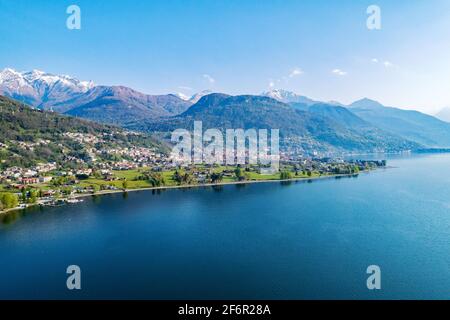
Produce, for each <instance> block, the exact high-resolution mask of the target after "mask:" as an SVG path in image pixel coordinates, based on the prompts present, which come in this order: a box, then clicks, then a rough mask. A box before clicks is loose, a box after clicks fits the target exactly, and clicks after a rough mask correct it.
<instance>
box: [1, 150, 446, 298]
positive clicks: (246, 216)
mask: <svg viewBox="0 0 450 320" xmlns="http://www.w3.org/2000/svg"><path fill="white" fill-rule="evenodd" d="M388 165H389V166H392V167H393V168H389V169H380V170H377V171H375V172H371V173H368V174H360V175H359V176H358V177H352V178H340V179H335V178H332V179H326V180H316V181H312V182H306V181H301V182H293V183H279V182H277V183H260V184H251V185H227V186H220V187H200V188H191V189H173V190H166V191H158V192H157V191H140V192H130V193H128V194H112V195H105V196H97V197H91V198H85V201H84V202H83V203H80V204H74V205H67V206H63V207H47V208H33V209H27V210H24V211H21V212H16V213H13V214H10V215H8V216H5V217H1V218H0V219H1V222H0V271H1V272H0V298H1V299H8V298H11V299H16V298H40V299H45V298H56V299H79V298H86V299H90V298H112V299H116V298H129V299H131V298H137V299H142V298H144V299H400V298H403V299H449V298H450V155H443V154H438V155H420V156H410V157H394V158H392V159H389V161H388ZM69 265H78V266H80V268H81V283H82V284H81V285H82V289H81V290H79V291H77V290H74V291H69V290H68V289H67V288H66V279H67V276H68V275H67V274H66V268H67V266H69ZM369 265H378V266H380V268H381V283H382V288H381V290H375V291H370V290H368V289H367V287H366V279H367V277H368V275H367V274H366V269H367V267H368V266H369Z"/></svg>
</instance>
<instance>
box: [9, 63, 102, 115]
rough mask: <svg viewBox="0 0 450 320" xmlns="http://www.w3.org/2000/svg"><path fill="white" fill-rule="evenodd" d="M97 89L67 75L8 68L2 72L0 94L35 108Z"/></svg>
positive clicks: (88, 83)
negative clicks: (19, 70)
mask: <svg viewBox="0 0 450 320" xmlns="http://www.w3.org/2000/svg"><path fill="white" fill-rule="evenodd" d="M93 87H95V84H94V83H93V82H92V81H80V80H78V79H76V78H72V77H69V76H66V75H54V74H51V73H46V72H44V71H41V70H32V71H28V72H18V71H16V70H14V69H11V68H6V69H4V70H3V71H1V72H0V94H2V95H5V96H9V97H11V98H14V99H18V100H21V101H23V102H25V103H29V104H31V105H32V106H34V107H43V108H45V107H50V106H51V105H52V104H53V103H56V102H59V101H61V100H68V99H71V98H73V97H75V96H76V95H79V94H83V93H86V92H87V91H89V90H90V89H92V88H93Z"/></svg>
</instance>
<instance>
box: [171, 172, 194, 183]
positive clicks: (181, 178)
mask: <svg viewBox="0 0 450 320" xmlns="http://www.w3.org/2000/svg"><path fill="white" fill-rule="evenodd" d="M172 179H173V181H175V182H176V183H177V184H178V185H183V184H192V183H194V182H195V179H194V177H193V175H192V174H191V173H189V172H184V171H182V170H175V173H174V174H173V176H172Z"/></svg>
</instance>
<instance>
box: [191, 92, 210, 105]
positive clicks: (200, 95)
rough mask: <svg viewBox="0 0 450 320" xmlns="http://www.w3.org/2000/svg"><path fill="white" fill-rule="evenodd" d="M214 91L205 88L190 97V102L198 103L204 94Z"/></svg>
mask: <svg viewBox="0 0 450 320" xmlns="http://www.w3.org/2000/svg"><path fill="white" fill-rule="evenodd" d="M211 93H213V92H212V91H211V90H203V91H202V92H199V93H196V94H194V95H193V96H192V97H191V98H190V99H189V102H190V103H192V104H194V103H197V102H198V101H199V100H200V99H201V98H203V97H204V96H207V95H208V94H211Z"/></svg>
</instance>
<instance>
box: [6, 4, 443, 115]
mask: <svg viewBox="0 0 450 320" xmlns="http://www.w3.org/2000/svg"><path fill="white" fill-rule="evenodd" d="M431 2H432V3H431ZM71 4H73V3H72V2H70V1H60V2H58V3H56V2H54V1H51V0H41V1H33V2H30V1H25V0H16V1H8V0H0V37H1V43H2V50H0V61H1V65H0V69H3V68H6V67H11V68H14V69H16V70H19V71H25V70H33V69H40V70H44V71H46V72H50V73H54V74H68V75H71V76H74V77H77V78H78V79H80V80H92V81H94V82H95V83H97V84H105V85H125V86H129V87H131V88H133V89H136V90H138V91H141V92H144V93H148V94H162V93H177V92H180V93H183V94H185V95H188V96H189V95H192V94H194V93H195V92H199V91H202V90H204V89H210V90H212V91H216V92H225V93H229V94H245V93H250V94H259V93H261V92H262V91H268V90H270V89H273V88H276V89H286V90H289V91H293V92H296V93H298V94H301V95H305V96H308V97H310V98H313V99H315V100H320V101H330V100H334V101H339V102H342V103H345V104H348V103H351V102H353V101H355V100H358V99H360V98H363V97H368V98H371V99H374V100H377V101H379V102H381V103H382V104H384V105H389V106H395V107H401V108H405V109H417V110H420V111H423V112H426V113H430V114H434V113H436V112H437V111H439V110H440V109H442V108H443V107H446V106H450V90H449V89H450V60H449V59H448V52H450V42H449V41H448V40H449V39H450V10H449V9H450V3H449V2H448V1H445V0H435V1H426V2H425V1H420V0H411V1H395V3H394V2H393V1H387V0H382V1H377V2H376V3H373V2H372V1H354V0H353V1H351V0H343V1H333V2H331V1H325V0H321V1H302V2H300V1H295V0H283V1H281V0H273V1H257V0H245V1H237V0H217V1H207V0H173V1H151V2H150V1H149V2H146V3H143V2H142V1H138V0H131V1H126V2H125V1H119V0H112V1H108V2H107V3H106V2H100V1H98V2H92V1H87V0H79V1H76V3H75V4H77V5H78V6H79V7H80V8H81V12H82V29H81V30H68V29H67V28H66V25H65V23H66V19H67V17H68V15H67V14H66V9H67V7H68V6H69V5H71ZM371 4H376V5H378V6H379V7H380V8H381V17H382V28H381V30H369V29H367V27H366V19H367V17H368V15H367V13H366V9H367V7H368V6H369V5H371Z"/></svg>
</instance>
